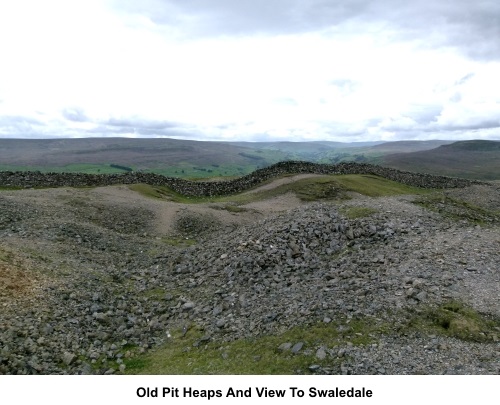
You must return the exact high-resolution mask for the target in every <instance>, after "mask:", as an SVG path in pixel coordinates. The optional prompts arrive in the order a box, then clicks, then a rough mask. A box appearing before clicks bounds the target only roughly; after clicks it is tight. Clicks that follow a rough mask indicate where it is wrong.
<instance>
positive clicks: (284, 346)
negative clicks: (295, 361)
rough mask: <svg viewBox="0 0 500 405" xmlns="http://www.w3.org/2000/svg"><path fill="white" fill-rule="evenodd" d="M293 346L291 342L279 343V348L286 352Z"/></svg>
mask: <svg viewBox="0 0 500 405" xmlns="http://www.w3.org/2000/svg"><path fill="white" fill-rule="evenodd" d="M291 348H292V344H291V343H290V342H286V343H282V344H280V345H279V347H278V350H280V351H282V352H286V351H288V350H290V349H291Z"/></svg>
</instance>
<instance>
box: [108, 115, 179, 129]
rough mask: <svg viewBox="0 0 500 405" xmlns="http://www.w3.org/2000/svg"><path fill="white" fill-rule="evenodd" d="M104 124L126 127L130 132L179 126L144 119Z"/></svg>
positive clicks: (128, 119) (113, 119)
mask: <svg viewBox="0 0 500 405" xmlns="http://www.w3.org/2000/svg"><path fill="white" fill-rule="evenodd" d="M102 124H104V125H108V126H112V127H124V129H127V130H130V128H135V129H137V130H153V131H154V130H165V129H169V128H175V127H177V126H178V124H176V123H173V122H170V121H162V120H148V119H144V118H135V117H132V118H110V119H108V120H106V121H103V122H102Z"/></svg>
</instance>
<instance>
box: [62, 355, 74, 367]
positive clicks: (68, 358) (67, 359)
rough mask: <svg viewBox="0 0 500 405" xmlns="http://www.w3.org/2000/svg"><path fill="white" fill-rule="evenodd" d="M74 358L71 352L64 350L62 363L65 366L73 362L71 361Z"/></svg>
mask: <svg viewBox="0 0 500 405" xmlns="http://www.w3.org/2000/svg"><path fill="white" fill-rule="evenodd" d="M75 360H76V356H75V355H74V354H73V353H70V352H64V353H63V355H62V361H63V363H64V364H66V365H67V366H69V365H71V364H73V362H74V361H75Z"/></svg>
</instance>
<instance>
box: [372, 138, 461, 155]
mask: <svg viewBox="0 0 500 405" xmlns="http://www.w3.org/2000/svg"><path fill="white" fill-rule="evenodd" d="M450 143H453V141H444V140H431V141H397V142H385V143H382V144H379V145H375V146H373V147H372V148H371V149H372V151H374V152H375V151H377V152H385V153H409V152H419V151H422V150H429V149H435V148H437V147H439V146H441V145H448V144H450Z"/></svg>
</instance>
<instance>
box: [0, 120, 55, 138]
mask: <svg viewBox="0 0 500 405" xmlns="http://www.w3.org/2000/svg"><path fill="white" fill-rule="evenodd" d="M44 129H45V124H44V123H43V122H41V121H39V120H37V119H36V118H33V117H24V116H17V115H4V116H0V134H1V135H3V136H6V137H16V138H17V137H19V138H29V137H35V136H37V134H40V132H42V131H43V130H44Z"/></svg>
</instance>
